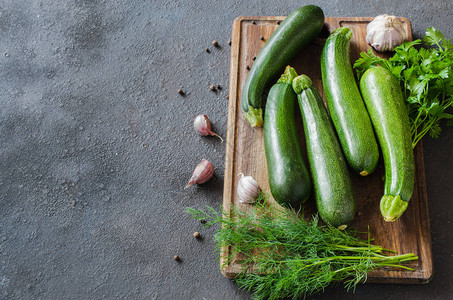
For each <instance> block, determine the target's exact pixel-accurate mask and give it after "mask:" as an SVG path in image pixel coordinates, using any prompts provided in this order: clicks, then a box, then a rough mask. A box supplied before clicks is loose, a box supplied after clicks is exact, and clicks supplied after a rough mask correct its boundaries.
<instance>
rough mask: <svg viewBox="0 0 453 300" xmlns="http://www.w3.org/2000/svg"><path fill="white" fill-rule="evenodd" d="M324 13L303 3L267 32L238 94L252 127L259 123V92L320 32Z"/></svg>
mask: <svg viewBox="0 0 453 300" xmlns="http://www.w3.org/2000/svg"><path fill="white" fill-rule="evenodd" d="M323 25H324V13H323V11H322V10H321V8H319V7H318V6H315V5H306V6H302V7H299V8H297V9H295V10H294V11H292V12H291V13H290V14H289V15H288V16H287V17H286V18H285V20H284V21H283V22H282V23H281V24H280V26H278V28H277V29H276V30H275V31H274V33H273V34H272V35H271V37H270V38H269V40H268V41H267V42H266V44H265V45H264V46H263V48H262V49H261V51H260V53H259V54H258V56H257V57H256V59H255V62H254V63H253V66H252V68H251V69H250V72H249V74H248V75H247V79H246V81H245V84H244V87H243V88H242V95H241V110H242V112H243V114H244V117H245V118H246V119H247V120H248V121H249V122H250V124H251V125H252V126H253V127H262V126H263V111H262V109H263V95H264V91H265V89H266V87H267V86H268V85H269V84H270V83H272V82H273V81H274V80H275V79H276V77H277V76H278V75H280V74H282V72H283V70H284V68H285V66H286V65H287V64H288V63H289V61H290V60H291V59H292V58H293V57H294V56H295V55H296V54H297V53H299V51H300V50H301V49H302V48H303V47H305V46H307V45H308V44H309V43H311V41H313V40H314V39H315V37H316V36H317V35H318V34H319V33H320V32H321V29H322V26H323Z"/></svg>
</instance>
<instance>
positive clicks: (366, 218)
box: [220, 17, 433, 283]
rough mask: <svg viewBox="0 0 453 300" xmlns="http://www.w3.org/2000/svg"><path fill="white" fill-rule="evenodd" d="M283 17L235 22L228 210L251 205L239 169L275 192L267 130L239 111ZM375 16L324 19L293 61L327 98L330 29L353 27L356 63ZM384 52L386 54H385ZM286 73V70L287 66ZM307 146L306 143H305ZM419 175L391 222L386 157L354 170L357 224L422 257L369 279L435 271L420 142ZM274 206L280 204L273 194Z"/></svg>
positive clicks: (310, 207) (408, 279) (232, 267)
mask: <svg viewBox="0 0 453 300" xmlns="http://www.w3.org/2000/svg"><path fill="white" fill-rule="evenodd" d="M283 19H284V17H239V18H237V19H236V20H235V21H234V24H233V35H232V44H231V66H230V87H229V91H230V93H229V105H228V130H227V145H226V158H225V183H224V194H223V205H224V208H225V210H226V211H230V209H231V207H232V206H236V207H239V208H241V209H246V208H247V205H245V204H241V203H239V201H238V196H237V193H236V185H237V183H238V180H239V177H238V176H237V175H238V173H244V174H245V175H251V176H253V177H254V178H255V179H256V180H257V182H258V183H259V184H260V186H261V187H262V189H263V190H264V191H266V192H268V193H269V194H270V190H269V185H268V179H267V166H266V158H265V154H264V143H263V130H262V128H252V127H251V126H250V125H249V123H248V122H247V120H245V118H244V117H243V115H242V112H241V111H240V99H241V90H242V86H243V85H244V82H245V79H246V76H247V74H248V67H251V66H252V64H253V61H254V60H253V58H254V57H256V56H257V55H258V53H259V51H260V49H261V47H262V46H263V45H264V43H265V42H266V41H267V39H268V38H269V37H270V36H271V34H272V33H273V32H274V30H275V29H276V28H277V26H278V24H279V22H281V21H282V20H283ZM371 20H372V18H366V17H365V18H332V17H327V18H326V19H325V30H323V31H324V34H323V33H321V34H320V36H319V37H318V38H316V40H315V41H314V42H313V43H312V44H311V45H309V46H308V47H306V48H305V49H304V50H302V51H301V52H300V53H299V55H298V56H297V57H296V58H295V59H294V60H293V61H291V62H290V65H291V66H293V67H294V68H295V69H296V71H297V73H298V74H306V75H308V76H309V77H310V78H311V79H312V81H313V83H314V85H315V87H316V88H317V89H318V91H319V92H320V94H321V96H322V97H323V98H324V101H325V97H324V92H323V89H322V80H321V70H320V54H321V50H322V46H323V44H324V42H325V38H326V36H327V35H328V32H331V31H333V30H334V29H335V28H338V27H340V26H347V27H350V28H351V29H352V31H353V37H352V40H351V62H353V61H355V60H356V59H357V58H358V57H359V53H360V52H361V51H365V50H366V49H368V45H367V44H366V41H365V36H366V25H367V24H368V23H369V22H370V21H371ZM401 20H402V21H403V23H404V25H405V27H406V30H407V32H408V35H409V38H410V39H412V28H411V24H410V22H409V20H407V19H405V18H401ZM384 56H385V55H384ZM282 72H283V70H282ZM296 122H298V124H299V128H300V129H301V130H300V131H299V137H300V141H301V143H302V145H304V144H305V143H304V137H303V130H302V128H301V126H302V122H301V117H300V113H299V112H298V110H296ZM303 149H304V151H305V147H303ZM414 157H415V165H416V170H415V171H416V172H415V174H416V178H415V189H414V194H413V196H412V199H411V200H410V204H409V206H408V209H407V210H406V212H405V213H404V214H403V216H402V217H401V218H400V219H399V220H398V221H396V222H393V223H387V222H385V221H384V220H383V218H382V216H381V214H380V211H379V201H380V199H381V197H382V194H383V190H384V181H383V176H384V166H383V162H382V157H381V158H380V163H379V166H378V168H377V170H376V171H375V172H374V173H373V174H371V175H369V176H367V177H361V176H359V175H355V174H352V173H351V179H352V181H353V185H354V192H355V197H356V201H357V210H358V213H357V216H356V218H355V220H354V222H353V224H352V227H354V228H355V229H357V230H359V231H366V230H367V227H368V225H369V228H370V235H371V237H372V238H374V239H375V243H376V244H378V245H382V246H383V247H384V248H389V249H393V250H395V251H397V252H398V253H400V254H402V253H415V254H416V255H418V256H419V259H418V260H417V261H414V262H412V263H411V264H410V266H411V267H412V268H414V269H415V271H414V272H410V271H403V270H398V269H383V268H382V269H379V270H376V271H373V272H371V273H369V276H368V281H367V282H389V283H427V282H429V281H430V280H431V277H432V275H433V263H432V254H431V233H430V225H429V215H428V203H427V193H426V179H425V169H424V160H423V146H422V143H419V144H418V146H417V147H416V149H414ZM270 201H271V202H272V203H273V205H277V204H276V203H275V202H274V200H273V199H271V200H270ZM305 206H306V208H305V213H306V215H309V214H312V213H314V212H316V207H315V203H314V199H313V197H311V198H310V199H309V200H307V203H306V205H305ZM230 247H231V246H229V247H225V248H224V249H223V255H222V257H221V260H220V264H221V266H223V265H224V264H225V263H226V260H225V259H226V256H227V255H228V253H229V251H230ZM240 259H241V258H240V257H236V259H235V260H233V261H231V262H230V263H229V264H228V265H227V266H226V267H224V268H222V273H223V274H224V275H225V276H226V277H228V278H234V276H235V275H236V274H237V273H238V272H239V271H240V269H241V266H240V264H239V262H240Z"/></svg>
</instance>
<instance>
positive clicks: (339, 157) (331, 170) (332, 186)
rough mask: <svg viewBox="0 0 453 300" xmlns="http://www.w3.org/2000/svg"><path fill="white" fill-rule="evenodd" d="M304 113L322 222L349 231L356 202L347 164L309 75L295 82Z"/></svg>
mask: <svg viewBox="0 0 453 300" xmlns="http://www.w3.org/2000/svg"><path fill="white" fill-rule="evenodd" d="M293 89H294V91H295V92H296V94H297V98H298V101H299V106H300V110H301V113H302V119H303V126H304V132H305V141H306V144H307V154H308V162H309V165H310V171H311V177H312V180H313V187H314V190H315V197H316V206H317V207H318V213H319V215H320V217H321V219H322V220H323V221H324V222H326V223H328V224H330V225H332V226H335V227H338V228H340V229H345V228H346V227H347V225H348V224H350V223H351V222H352V220H353V219H354V216H355V212H356V203H355V199H354V192H353V189H352V183H351V179H350V177H349V170H348V167H347V165H346V161H345V159H344V156H343V152H342V151H341V147H340V143H339V142H338V139H337V136H336V133H335V129H334V128H333V125H332V122H331V120H330V118H329V115H328V113H327V109H326V107H325V106H324V102H323V101H322V98H321V96H320V95H319V93H318V91H317V90H316V88H315V87H314V86H313V83H312V81H311V80H310V78H309V77H308V76H305V75H301V76H298V77H296V78H295V79H294V80H293Z"/></svg>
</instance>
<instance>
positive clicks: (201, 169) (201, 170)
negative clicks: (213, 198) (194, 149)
mask: <svg viewBox="0 0 453 300" xmlns="http://www.w3.org/2000/svg"><path fill="white" fill-rule="evenodd" d="M213 175H214V166H213V165H212V163H211V162H210V161H208V160H206V159H202V160H201V162H200V163H199V164H198V165H197V166H196V168H195V170H194V171H193V173H192V177H190V179H189V183H187V185H186V187H185V188H184V189H187V188H188V187H189V186H191V185H192V184H194V183H196V184H202V183H205V182H207V181H209V179H211V178H212V176H213Z"/></svg>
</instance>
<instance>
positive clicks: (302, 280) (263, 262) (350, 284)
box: [186, 194, 418, 299]
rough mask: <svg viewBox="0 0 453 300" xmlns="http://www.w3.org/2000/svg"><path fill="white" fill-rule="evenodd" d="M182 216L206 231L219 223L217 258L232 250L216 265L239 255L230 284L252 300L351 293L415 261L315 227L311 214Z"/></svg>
mask: <svg viewBox="0 0 453 300" xmlns="http://www.w3.org/2000/svg"><path fill="white" fill-rule="evenodd" d="M261 198H266V195H265V194H263V195H262V196H261ZM261 200H263V199H261ZM186 212H187V213H189V214H190V215H191V216H192V218H194V219H197V220H205V221H207V222H206V223H205V226H206V227H209V226H212V225H214V224H221V225H222V226H221V227H220V229H219V230H218V232H217V233H216V234H215V236H214V240H215V242H216V247H217V250H218V253H219V255H221V254H222V249H223V248H224V247H225V246H229V245H232V246H233V247H231V251H230V252H229V253H228V257H227V260H226V262H225V265H224V266H222V267H225V266H226V265H228V264H229V263H230V262H231V261H232V260H233V259H234V258H235V257H236V256H237V255H241V258H242V259H241V260H240V264H241V266H242V270H241V272H240V273H239V274H238V276H237V277H236V278H235V281H236V283H237V284H238V286H239V287H241V288H243V289H245V290H248V291H251V292H252V293H253V298H254V299H280V298H286V297H289V298H293V299H295V298H300V297H306V296H309V295H312V294H314V293H318V292H321V291H323V290H324V289H325V288H326V287H327V286H328V285H329V284H331V283H338V282H343V283H344V286H345V288H346V289H347V290H350V289H352V290H354V289H355V287H356V285H357V284H358V283H360V282H365V281H366V279H367V273H368V272H370V271H372V270H374V269H376V268H380V267H391V268H401V269H405V270H409V271H413V269H412V268H410V267H408V266H404V265H403V264H405V263H408V262H410V261H413V260H416V259H418V257H417V256H415V255H414V254H412V253H409V254H403V255H389V254H386V252H393V251H391V250H388V249H384V248H382V247H381V246H377V245H373V244H371V239H370V237H369V234H368V239H366V240H363V239H360V238H359V237H358V236H357V234H358V233H357V232H354V231H341V230H339V229H337V228H334V227H330V226H324V225H320V224H319V222H318V221H319V219H318V217H317V216H314V217H313V218H312V219H311V220H310V221H305V220H304V219H303V218H300V217H299V215H300V212H298V211H295V210H290V209H286V208H282V207H276V206H271V205H269V204H268V203H267V201H258V202H257V203H256V204H255V205H254V206H252V207H250V208H249V209H247V211H243V210H241V209H238V208H236V207H233V208H231V210H230V211H229V212H228V211H225V210H223V209H221V212H220V213H218V212H217V211H216V210H215V209H214V208H212V207H206V208H205V209H204V210H203V209H194V208H190V207H188V208H186Z"/></svg>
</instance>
